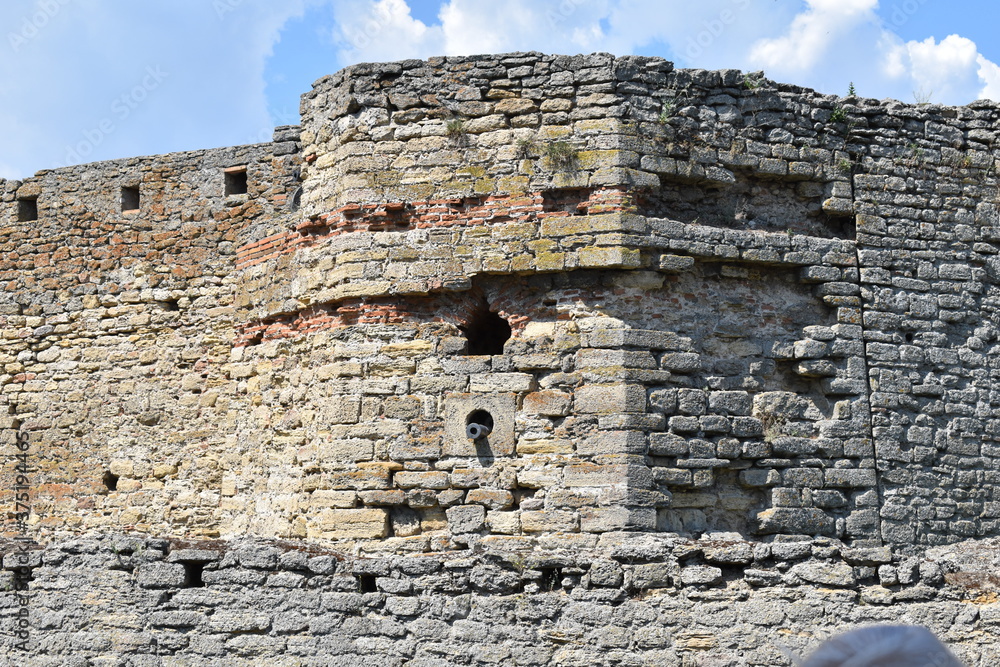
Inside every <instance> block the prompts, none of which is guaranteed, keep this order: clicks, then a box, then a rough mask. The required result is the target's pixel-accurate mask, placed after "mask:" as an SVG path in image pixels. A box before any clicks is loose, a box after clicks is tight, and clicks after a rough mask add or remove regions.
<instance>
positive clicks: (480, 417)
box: [465, 410, 493, 440]
mask: <svg viewBox="0 0 1000 667" xmlns="http://www.w3.org/2000/svg"><path fill="white" fill-rule="evenodd" d="M492 431H493V415H491V414H490V413H488V412H486V410H473V411H472V412H470V413H469V416H468V417H466V418H465V435H466V437H467V438H469V440H479V439H480V438H485V437H487V436H488V435H489V434H490V433H491V432H492Z"/></svg>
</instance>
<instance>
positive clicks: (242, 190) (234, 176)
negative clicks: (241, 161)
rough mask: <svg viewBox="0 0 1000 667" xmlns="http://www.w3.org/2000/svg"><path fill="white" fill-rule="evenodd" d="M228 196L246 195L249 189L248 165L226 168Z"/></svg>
mask: <svg viewBox="0 0 1000 667" xmlns="http://www.w3.org/2000/svg"><path fill="white" fill-rule="evenodd" d="M224 173H225V178H226V196H227V197H228V196H229V195H245V194H246V193H247V190H248V184H247V168H246V167H231V168H229V169H226V171H225V172H224Z"/></svg>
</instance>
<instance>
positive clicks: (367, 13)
mask: <svg viewBox="0 0 1000 667" xmlns="http://www.w3.org/2000/svg"><path fill="white" fill-rule="evenodd" d="M334 17H335V18H336V19H337V25H336V27H335V28H334V33H333V37H334V42H335V43H336V44H337V46H338V49H339V56H340V59H341V61H342V62H343V63H345V64H349V63H354V62H379V61H389V60H404V59H406V58H418V57H427V56H429V55H440V53H436V54H435V53H434V50H435V49H440V47H441V46H442V45H443V43H444V40H443V38H442V30H441V28H440V27H435V28H429V27H428V26H427V25H426V24H425V23H423V22H422V21H418V20H417V19H415V18H413V17H412V16H411V14H410V7H409V5H407V4H406V2H405V0H378V1H377V2H370V1H368V0H345V1H342V2H338V3H336V4H335V5H334Z"/></svg>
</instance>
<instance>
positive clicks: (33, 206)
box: [17, 197, 38, 222]
mask: <svg viewBox="0 0 1000 667" xmlns="http://www.w3.org/2000/svg"><path fill="white" fill-rule="evenodd" d="M33 220H38V197H19V198H18V200H17V221H18V222H31V221H33Z"/></svg>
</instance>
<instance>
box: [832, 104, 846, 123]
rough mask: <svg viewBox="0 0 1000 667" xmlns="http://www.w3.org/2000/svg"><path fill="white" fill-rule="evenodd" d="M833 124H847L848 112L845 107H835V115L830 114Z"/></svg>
mask: <svg viewBox="0 0 1000 667" xmlns="http://www.w3.org/2000/svg"><path fill="white" fill-rule="evenodd" d="M830 122H831V123H846V122H847V111H845V110H844V108H843V107H834V109H833V113H831V114H830Z"/></svg>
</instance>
